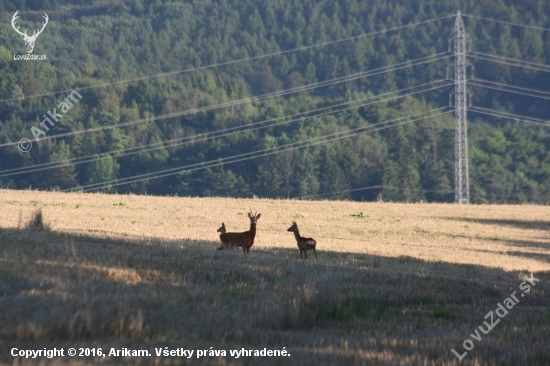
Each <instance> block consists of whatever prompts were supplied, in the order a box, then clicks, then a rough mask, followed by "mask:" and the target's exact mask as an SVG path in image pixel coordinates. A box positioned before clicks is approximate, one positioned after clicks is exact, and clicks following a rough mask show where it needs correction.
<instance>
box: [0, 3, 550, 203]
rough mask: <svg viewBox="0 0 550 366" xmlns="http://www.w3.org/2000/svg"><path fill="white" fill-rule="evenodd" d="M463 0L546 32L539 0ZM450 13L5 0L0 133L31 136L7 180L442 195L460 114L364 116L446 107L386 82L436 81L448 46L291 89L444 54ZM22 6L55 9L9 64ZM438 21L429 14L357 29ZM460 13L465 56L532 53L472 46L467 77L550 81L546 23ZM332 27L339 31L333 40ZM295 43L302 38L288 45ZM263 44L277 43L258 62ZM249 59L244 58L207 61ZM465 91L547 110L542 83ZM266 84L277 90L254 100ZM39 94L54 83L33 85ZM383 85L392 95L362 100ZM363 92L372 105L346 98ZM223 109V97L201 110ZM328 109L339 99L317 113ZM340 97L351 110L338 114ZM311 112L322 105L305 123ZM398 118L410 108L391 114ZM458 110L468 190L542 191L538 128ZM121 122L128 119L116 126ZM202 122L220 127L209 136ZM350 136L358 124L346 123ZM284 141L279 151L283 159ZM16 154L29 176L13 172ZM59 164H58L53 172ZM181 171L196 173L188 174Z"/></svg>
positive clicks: (109, 187)
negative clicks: (326, 139)
mask: <svg viewBox="0 0 550 366" xmlns="http://www.w3.org/2000/svg"><path fill="white" fill-rule="evenodd" d="M462 4H463V5H461V6H463V8H462V9H461V10H462V11H465V12H466V13H467V15H472V16H475V17H478V16H479V17H490V18H494V19H500V20H503V21H506V22H511V23H519V24H524V25H528V26H533V27H543V28H547V29H548V28H550V19H549V18H548V17H549V15H548V14H550V3H548V2H547V1H543V0H534V1H529V2H521V3H517V2H512V1H509V0H508V1H503V2H499V3H495V2H492V1H488V0H486V1H468V2H466V3H464V2H463V3H462ZM456 9H457V5H456V4H455V2H433V1H425V0H411V1H382V0H367V1H359V0H346V1H344V0H340V1H337V0H334V1H321V2H319V1H306V0H304V1H291V0H288V1H278V2H272V1H268V2H258V1H252V0H239V1H237V0H233V1H226V0H220V1H190V2H182V1H139V0H138V1H127V2H124V1H118V2H105V1H71V2H68V1H58V0H46V1H43V2H35V1H31V0H29V1H10V2H4V3H2V4H0V11H1V14H2V17H1V19H2V21H1V23H0V29H1V31H0V100H2V102H0V145H4V144H7V143H10V142H17V141H19V140H20V139H22V138H29V139H30V140H31V141H32V142H33V146H32V148H31V150H30V151H29V152H26V153H23V152H21V151H20V149H18V147H17V146H15V145H12V146H0V185H1V186H2V187H4V188H6V187H8V188H16V189H22V188H28V187H29V186H31V187H33V188H39V189H44V190H49V189H69V188H74V187H84V189H94V188H102V189H103V191H106V192H115V191H117V192H121V193H125V192H134V193H149V194H157V195H173V194H177V195H191V196H234V197H252V196H253V195H256V196H259V197H293V198H296V197H307V198H311V199H316V198H318V197H322V198H340V199H353V200H375V199H376V198H377V194H378V191H377V190H376V189H367V190H360V188H364V187H373V186H378V185H385V186H386V187H391V189H385V190H384V192H383V197H384V199H385V200H393V201H407V202H414V201H420V200H423V201H443V202H452V201H453V200H454V194H453V189H454V119H453V115H452V114H446V115H440V116H436V117H431V118H427V119H424V120H420V121H417V122H410V123H407V124H403V125H400V126H395V127H391V128H386V129H383V130H376V131H375V130H373V131H371V132H368V131H369V130H370V129H376V128H379V127H383V126H386V127H387V125H378V127H374V126H373V125H375V124H379V123H381V122H385V121H394V122H392V125H393V124H397V123H401V122H407V121H412V120H414V119H415V117H410V116H418V115H420V114H422V113H425V112H427V111H429V110H432V109H438V108H442V107H445V106H447V105H448V103H449V102H448V100H449V98H448V95H449V93H450V92H451V91H452V86H447V87H442V88H439V89H435V90H431V91H426V92H419V93H417V94H414V95H408V96H406V97H403V98H394V97H395V96H396V95H390V94H385V93H389V92H391V91H396V90H401V89H407V88H411V87H414V86H418V85H423V84H427V83H432V82H435V81H437V80H442V79H445V77H446V71H447V67H448V66H450V63H451V61H452V58H445V59H440V60H438V61H433V62H431V61H432V60H433V59H427V60H426V61H430V62H429V63H423V64H418V65H416V66H412V67H405V68H401V69H398V68H399V66H395V67H394V68H395V70H394V71H391V70H389V69H381V70H380V71H379V73H378V74H377V75H371V76H369V77H365V75H357V76H356V77H355V78H354V79H353V80H349V79H344V81H345V82H339V83H335V82H327V83H326V86H323V85H325V84H321V85H317V86H318V87H316V88H311V87H308V88H303V89H300V88H301V87H304V86H311V85H314V84H316V83H323V82H326V81H329V80H334V79H338V78H343V77H346V76H350V75H356V74H359V73H364V72H367V71H369V70H376V69H379V68H383V67H386V66H391V65H398V64H400V63H403V62H406V61H411V60H420V59H423V58H426V57H428V56H430V55H435V54H440V53H443V52H446V51H447V50H448V40H449V39H451V38H452V36H453V31H454V18H453V17H450V16H451V15H452V11H453V10H456ZM15 11H19V16H20V17H19V19H17V24H18V25H20V29H21V30H23V29H25V28H27V29H29V31H28V33H29V35H30V34H31V31H30V30H31V29H36V28H37V27H38V26H40V24H41V21H43V18H42V16H43V15H44V13H47V14H48V17H49V23H48V24H47V27H46V28H45V30H44V31H43V33H42V34H40V36H39V37H38V38H37V41H36V45H35V48H34V54H36V55H42V54H45V55H46V56H47V61H20V60H14V54H26V52H25V48H24V42H23V40H22V39H21V37H20V36H19V35H18V34H17V33H16V32H15V31H14V30H13V29H12V26H11V24H10V22H11V19H12V16H13V14H14V13H15ZM445 17H446V18H445ZM439 18H443V19H439ZM434 19H439V20H437V21H431V22H426V23H424V24H420V25H416V26H413V27H406V28H402V29H399V30H393V31H389V32H386V33H381V34H376V35H371V36H362V35H365V34H370V33H373V32H377V31H380V30H384V29H392V28H398V27H403V26H406V25H409V24H415V23H421V22H425V21H430V20H434ZM464 22H465V25H466V29H467V31H468V33H469V35H470V36H471V40H472V43H471V45H472V50H473V51H475V52H481V53H484V54H491V55H496V56H498V57H503V58H507V59H517V60H523V61H527V62H531V63H532V65H534V64H537V65H539V66H533V67H531V68H519V67H514V66H510V65H509V64H506V62H507V63H511V62H509V61H506V59H501V60H502V61H504V62H505V63H497V62H488V61H483V60H481V59H478V58H474V57H470V58H469V60H470V61H471V63H472V64H474V65H475V77H476V79H483V80H489V81H492V82H495V83H499V84H505V85H515V86H520V87H522V88H528V89H534V90H542V91H546V92H547V93H550V87H549V86H548V85H550V73H549V72H547V71H550V66H549V67H545V66H544V65H550V32H549V31H544V30H539V29H533V28H525V27H519V26H514V25H509V24H503V23H497V22H491V21H486V20H480V19H477V18H474V17H468V16H466V17H465V18H464ZM350 38H352V39H350ZM346 39H349V40H346ZM338 40H345V41H341V42H333V41H338ZM324 43H328V44H326V45H324V46H317V47H310V46H315V45H320V44H324ZM297 48H306V49H303V50H298V51H292V52H284V53H283V51H286V50H294V49H297ZM268 54H276V55H274V56H271V57H261V58H254V57H256V56H261V55H268ZM443 56H445V55H443ZM470 56H475V54H470ZM248 58H253V59H252V60H249V61H244V62H234V63H230V64H227V65H223V66H218V67H208V66H210V65H216V64H223V63H227V62H230V61H233V60H241V59H248ZM419 62H423V61H419ZM512 63H513V62H512ZM540 65H542V66H540ZM403 66H406V65H403ZM190 69H193V70H192V71H188V72H180V73H178V72H177V71H182V70H190ZM171 72H174V73H172V74H168V75H164V76H160V77H151V78H146V79H143V77H145V76H156V75H159V74H163V73H171ZM139 78H142V79H141V80H136V81H132V82H128V80H134V79H139ZM104 84H109V85H107V86H101V85H104ZM442 85H445V82H444V81H442V82H441V83H439V84H436V83H434V84H429V85H427V86H426V87H425V89H430V88H433V87H437V86H442ZM498 88H500V87H498ZM498 88H497V89H498ZM74 89H77V90H78V92H79V93H80V95H81V96H82V98H81V99H79V100H78V102H77V103H75V104H74V107H72V108H70V110H68V111H67V113H66V114H63V116H62V117H61V118H59V122H58V123H55V126H51V125H46V126H48V127H49V131H46V130H45V128H44V127H43V126H42V127H41V125H40V122H42V121H43V120H44V118H45V116H48V115H47V112H48V111H50V112H53V111H54V108H56V109H57V113H59V110H60V108H59V107H58V106H59V104H60V103H61V102H62V101H63V100H64V99H65V98H66V97H67V96H68V95H69V94H70V93H71V91H72V90H74ZM421 90H422V89H412V90H411V89H408V90H405V91H403V94H407V93H411V92H414V91H421ZM470 90H471V93H472V102H473V104H474V105H475V106H479V107H484V108H490V109H493V110H499V111H503V112H507V113H514V114H517V115H526V116H530V117H534V118H537V119H540V120H542V121H548V120H549V117H548V116H550V104H549V103H548V100H547V99H548V95H544V94H540V93H534V94H536V95H538V96H539V98H536V97H532V96H528V95H521V94H519V95H518V94H514V93H508V92H502V91H497V90H493V89H488V88H481V87H478V86H473V85H472V86H471V87H470ZM60 91H61V92H60ZM280 91H287V92H285V93H284V94H283V95H280V93H279V94H277V92H280ZM54 92H59V93H58V94H51V93H54ZM270 93H275V94H277V95H276V96H270V97H269V98H268V97H266V98H262V99H261V100H247V99H246V98H250V97H252V96H261V95H269V94H270ZM522 93H524V94H533V93H531V92H528V91H523V92H522ZM41 94H47V95H44V96H38V97H36V95H41ZM380 94H385V96H384V97H382V98H381V99H388V98H390V97H393V99H392V100H388V101H383V102H380V100H381V99H380V98H379V99H376V98H375V99H370V100H366V98H372V97H373V96H376V95H380ZM549 95H550V94H549ZM23 97H25V98H26V99H18V98H23ZM544 98H546V99H544ZM357 100H364V101H363V102H361V104H357V103H351V104H344V103H350V102H353V101H357ZM375 101H378V103H376V104H369V103H373V102H375ZM366 104H369V105H366ZM217 105H222V106H223V105H225V107H223V108H221V107H220V108H215V109H213V108H210V107H212V106H217ZM334 105H342V106H341V107H336V108H327V107H330V106H334ZM323 108H325V109H323ZM339 109H346V110H344V111H342V112H340V113H334V112H335V111H337V110H339ZM197 110H198V111H199V112H198V113H189V112H186V111H197ZM314 110H316V111H317V112H316V114H323V115H319V116H317V117H315V118H308V119H298V118H300V117H304V116H311V115H312V114H311V112H310V113H309V114H305V115H301V114H300V113H303V112H308V111H314ZM434 113H435V112H434ZM293 115H294V116H295V117H294V118H291V119H288V118H287V119H284V118H283V117H284V116H293ZM402 117H410V118H408V119H407V118H406V119H403V120H398V119H399V118H402ZM468 117H469V122H470V123H469V151H470V191H471V200H472V202H474V203H523V202H531V203H539V204H546V203H549V202H550V179H549V178H550V152H549V149H548V146H550V134H549V130H548V127H544V126H537V125H534V124H527V123H522V122H514V121H511V120H505V119H497V118H494V117H490V116H484V115H481V114H475V113H473V112H470V113H469V115H468ZM417 118H420V117H417ZM296 119H298V120H296ZM262 121H266V122H265V123H260V124H258V122H262ZM282 122H287V123H282ZM124 123H127V124H129V125H127V126H124V125H121V126H119V127H117V128H110V127H109V126H112V125H116V124H124ZM252 124H255V125H254V126H248V127H246V126H247V125H252ZM32 127H35V128H39V129H41V130H42V131H43V132H44V135H40V137H52V136H54V135H57V134H70V133H71V132H75V131H80V130H86V129H97V131H96V132H88V133H84V134H79V133H76V134H72V135H69V136H66V137H64V138H60V139H49V140H44V141H41V142H39V143H37V142H35V141H34V136H33V134H32V132H31V129H32ZM259 127H262V128H261V129H252V128H259ZM212 131H220V132H218V133H216V134H214V135H207V136H204V135H203V134H204V133H207V132H212ZM346 131H352V132H347V133H346ZM35 132H36V130H35ZM356 132H363V133H362V134H360V135H354V136H351V135H353V134H354V133H356ZM367 132H368V133H367ZM337 133H344V134H343V135H334V137H338V136H339V137H338V138H340V137H346V136H348V135H349V136H351V137H346V138H341V139H339V140H336V141H334V142H330V143H319V142H322V141H323V140H322V139H319V140H311V139H315V138H322V136H327V135H333V134H337ZM205 138H207V139H206V140H205ZM306 140H308V141H309V142H307V143H301V142H302V141H306ZM166 141H169V142H168V143H165V144H163V142H166ZM313 143H317V144H316V145H311V146H304V145H308V144H313ZM292 144H295V145H292ZM140 146H145V147H143V148H140ZM277 146H286V147H282V148H281V149H280V151H283V150H286V151H283V152H280V153H277V154H275V152H277V151H276V147H277ZM291 148H296V149H293V150H288V149H291ZM139 151H141V152H139ZM258 151H259V152H260V153H255V154H251V155H243V154H249V153H251V152H258ZM262 154H271V155H265V156H261V155H262ZM228 157H235V158H233V159H229V160H227V159H226V158H228ZM252 157H255V158H253V159H248V158H252ZM224 159H225V160H224ZM243 159H248V160H243ZM56 162H60V163H56ZM204 162H210V163H208V164H206V165H205V164H203V163H204ZM48 164H49V165H48ZM21 167H29V168H28V170H33V171H30V172H27V171H23V172H24V174H13V173H21V171H14V170H13V169H18V168H21ZM51 167H56V168H55V169H46V168H51ZM184 167H188V168H189V169H194V170H192V171H188V172H180V171H181V170H182V169H183V168H184ZM160 171H163V172H164V173H162V174H160V173H159V174H157V175H163V177H161V178H157V179H150V180H147V178H151V177H154V176H155V175H154V174H153V175H152V176H150V175H145V174H148V173H155V172H160ZM132 177H136V178H132ZM125 178H128V179H127V180H125ZM102 182H108V183H107V184H106V185H105V186H104V185H102V184H101V183H102ZM127 183H130V184H127ZM94 184H95V185H94ZM335 192H337V193H335Z"/></svg>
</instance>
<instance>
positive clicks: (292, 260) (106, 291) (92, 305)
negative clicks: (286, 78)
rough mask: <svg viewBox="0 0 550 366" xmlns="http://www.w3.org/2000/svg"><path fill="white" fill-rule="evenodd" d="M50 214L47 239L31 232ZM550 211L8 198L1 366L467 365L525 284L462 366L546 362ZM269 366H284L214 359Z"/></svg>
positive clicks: (0, 270) (1, 205)
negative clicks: (196, 353) (529, 274)
mask: <svg viewBox="0 0 550 366" xmlns="http://www.w3.org/2000/svg"><path fill="white" fill-rule="evenodd" d="M38 208H42V213H43V219H44V222H45V223H46V225H49V226H50V227H51V228H50V230H43V231H40V232H38V231H33V230H27V229H26V228H24V227H23V226H24V223H26V222H27V221H28V219H29V218H30V217H31V214H32V213H34V212H36V210H37V209H38ZM250 210H252V211H257V212H259V213H262V217H261V219H260V220H259V221H258V233H257V236H256V241H255V244H254V246H253V247H252V250H251V253H250V255H249V256H244V255H243V254H242V251H238V250H227V251H222V252H217V251H216V248H217V247H218V246H219V238H218V235H217V233H216V229H217V228H218V227H219V225H220V224H221V222H225V224H226V226H227V228H228V230H229V231H245V230H247V229H248V226H249V220H248V218H247V216H246V214H247V212H248V211H250ZM19 212H21V219H19ZM549 212H550V210H549V209H548V207H544V206H456V205H444V204H388V203H358V202H334V201H321V202H312V201H289V200H270V199H230V198H178V197H150V196H135V195H104V194H62V193H51V192H35V191H6V190H3V191H0V230H1V232H0V258H1V259H0V275H1V276H2V277H1V278H3V279H4V280H3V281H0V286H1V287H0V314H1V315H0V321H1V322H2V324H4V325H5V326H4V327H2V329H1V330H0V348H2V355H0V362H8V363H11V362H12V361H13V360H12V358H10V357H8V356H7V355H9V352H8V351H4V350H5V349H7V348H8V347H9V346H12V345H15V344H17V345H18V346H21V345H24V346H26V347H33V348H35V349H36V348H39V347H42V346H43V345H50V346H52V347H53V346H54V345H57V346H65V347H69V346H74V345H76V344H80V345H84V346H96V347H103V348H108V347H119V348H120V347H130V348H132V347H133V348H145V349H150V350H151V352H152V353H154V349H153V348H154V347H161V346H162V347H164V346H169V347H174V348H175V347H187V348H195V349H196V348H199V347H204V349H208V348H209V347H211V346H214V348H218V349H234V348H239V349H240V348H241V347H245V348H263V347H268V348H278V349H280V348H282V347H287V349H289V350H290V353H291V355H292V356H291V357H290V358H289V359H288V360H284V362H285V363H292V364H300V365H308V364H312V365H313V364H320V363H321V364H327V363H332V364H342V363H358V364H411V365H416V364H424V363H428V364H432V363H436V364H457V360H456V359H453V356H452V354H451V353H450V350H451V348H455V349H458V348H459V347H460V346H461V344H462V341H463V340H464V339H465V338H466V337H468V335H469V334H470V333H471V332H472V329H473V327H474V326H475V325H478V323H480V322H481V320H483V316H484V315H485V314H486V313H487V312H488V311H489V310H491V309H493V308H494V307H495V305H496V303H497V302H499V301H502V300H503V299H504V298H505V297H506V296H508V295H509V294H510V289H512V288H517V285H518V284H519V282H520V281H519V280H518V273H519V271H521V270H523V271H533V272H535V273H536V275H537V276H539V278H541V282H540V287H539V285H537V288H535V290H534V291H533V292H532V293H531V294H530V295H529V296H528V297H526V298H525V299H524V300H523V299H522V303H521V304H520V305H519V306H518V307H517V308H514V309H513V312H511V314H510V315H509V316H508V317H507V318H506V320H505V321H503V322H502V327H497V328H496V329H495V330H493V331H492V332H491V334H490V335H488V336H487V339H485V338H484V339H483V341H482V342H481V343H479V344H476V348H475V349H474V351H473V352H472V354H471V355H468V357H467V358H465V359H464V360H463V361H462V364H466V365H470V364H471V365H473V364H476V362H477V363H486V364H489V365H493V364H494V365H496V364H502V363H503V362H504V363H507V364H530V365H538V364H540V365H545V364H550V359H549V356H548V351H547V350H546V348H547V344H549V340H550V339H549V334H550V332H549V330H550V329H549V324H550V312H548V306H549V305H550V291H549V289H550V287H549V285H548V283H549V282H550V275H549V273H548V267H549V263H550V237H549V235H548V222H549V218H550V216H548V214H549ZM292 220H295V221H297V222H298V224H299V226H300V233H301V234H302V235H304V236H310V237H313V238H315V239H316V240H317V242H318V245H317V249H318V254H319V260H318V261H315V260H311V258H308V260H307V261H300V259H299V252H298V248H297V246H296V241H295V239H294V236H293V235H292V233H288V232H286V228H288V226H289V225H290V222H291V221H292ZM20 361H24V360H20ZM46 361H48V360H46ZM69 361H71V360H61V359H58V360H49V361H48V362H50V363H53V364H55V363H59V364H60V363H63V362H67V363H68V362H69ZM72 361H74V360H72ZM80 361H81V362H83V363H90V364H93V363H94V362H97V361H98V360H94V359H93V358H89V359H82V360H80ZM104 361H105V362H107V363H111V364H120V363H122V364H134V363H135V362H136V361H137V360H136V359H132V358H107V359H106V360H104ZM180 361H181V360H179V361H178V360H176V359H169V358H165V359H158V360H157V359H156V358H155V357H152V358H151V359H143V360H140V361H139V362H141V363H142V364H153V363H156V362H157V363H162V364H177V363H178V362H180ZM259 361H261V362H262V363H263V364H280V363H281V360H277V359H261V360H258V359H256V360H255V361H254V360H252V359H251V360H248V361H247V360H245V359H241V360H237V361H236V360H234V359H227V360H218V359H204V360H202V362H203V363H204V364H232V363H236V364H247V363H251V362H256V363H257V362H259ZM547 361H548V362H547Z"/></svg>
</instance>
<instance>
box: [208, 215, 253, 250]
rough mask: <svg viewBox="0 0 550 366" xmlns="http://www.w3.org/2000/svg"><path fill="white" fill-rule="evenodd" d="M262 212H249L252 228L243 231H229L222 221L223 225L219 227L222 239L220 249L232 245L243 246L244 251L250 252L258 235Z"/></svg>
mask: <svg viewBox="0 0 550 366" xmlns="http://www.w3.org/2000/svg"><path fill="white" fill-rule="evenodd" d="M260 215H261V214H257V215H253V214H252V213H251V212H249V213H248V218H249V219H250V229H249V230H248V231H245V232H242V233H227V232H226V229H225V224H224V223H222V227H220V228H219V229H218V232H219V233H221V234H220V240H221V242H222V246H220V247H219V248H218V250H223V249H227V248H230V247H235V246H236V247H239V248H243V253H244V254H248V253H250V248H251V247H252V245H254V238H255V237H256V223H257V222H258V219H259V218H260Z"/></svg>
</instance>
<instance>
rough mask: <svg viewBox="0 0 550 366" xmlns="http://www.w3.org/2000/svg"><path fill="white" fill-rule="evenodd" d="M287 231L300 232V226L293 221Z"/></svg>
mask: <svg viewBox="0 0 550 366" xmlns="http://www.w3.org/2000/svg"><path fill="white" fill-rule="evenodd" d="M286 231H293V232H296V231H298V225H297V224H296V221H292V226H291V227H289V228H288V229H287V230H286Z"/></svg>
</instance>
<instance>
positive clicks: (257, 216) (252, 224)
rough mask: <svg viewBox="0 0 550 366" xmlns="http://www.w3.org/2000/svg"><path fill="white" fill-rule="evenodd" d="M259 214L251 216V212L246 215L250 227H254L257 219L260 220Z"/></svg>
mask: <svg viewBox="0 0 550 366" xmlns="http://www.w3.org/2000/svg"><path fill="white" fill-rule="evenodd" d="M260 215H261V214H257V215H256V214H252V212H249V213H248V218H249V219H250V225H251V226H256V223H257V222H258V219H259V218H260Z"/></svg>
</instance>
